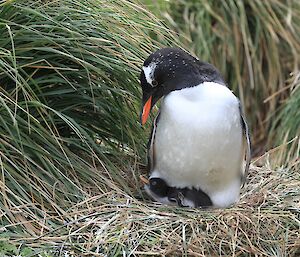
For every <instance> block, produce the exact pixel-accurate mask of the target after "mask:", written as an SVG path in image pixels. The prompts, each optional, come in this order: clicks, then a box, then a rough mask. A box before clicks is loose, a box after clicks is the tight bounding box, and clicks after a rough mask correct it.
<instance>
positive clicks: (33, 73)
mask: <svg viewBox="0 0 300 257" xmlns="http://www.w3.org/2000/svg"><path fill="white" fill-rule="evenodd" d="M2 2H3V3H2V5H1V6H0V35H1V36H0V101H1V103H0V119H1V121H0V169H1V180H0V189H1V197H0V206H1V213H0V219H1V221H0V222H1V225H0V251H1V247H2V248H3V249H5V250H3V252H5V253H6V254H9V253H13V254H15V255H16V254H21V255H22V256H34V255H36V254H41V255H45V256H48V255H49V256H50V255H51V256H52V255H63V254H74V255H82V254H85V255H93V256H97V255H99V256H102V255H101V254H108V256H119V255H123V256H124V255H130V254H132V255H136V256H140V255H143V254H148V255H153V254H158V255H163V254H170V255H172V256H173V255H195V256H204V255H221V254H223V255H239V254H242V255H243V256H246V255H253V254H257V255H265V256H271V255H276V256H277V255H286V256H291V255H295V256H296V255H297V254H299V251H298V250H299V248H300V239H299V224H300V222H299V219H300V217H299V208H300V206H299V198H300V194H299V188H300V175H299V172H298V171H299V147H300V144H299V127H300V94H299V92H300V89H299V87H300V82H299V77H300V73H299V52H300V36H299V35H300V18H299V17H300V3H299V2H298V1H276V0H271V1H264V2H261V1H258V0H257V1H238V0H230V1H220V2H218V1H209V0H204V1H179V0H176V1H170V2H165V1H155V2H152V1H143V2H142V3H139V2H133V3H132V2H128V1H125V0H122V1H103V0H75V1H71V0H57V1H55V0H54V1H2ZM147 9H148V11H147ZM157 17H158V18H157ZM159 19H161V20H164V22H165V23H162V22H161V21H159ZM167 45H172V46H181V47H183V48H185V49H187V50H189V51H191V52H193V53H194V54H196V55H198V57H199V58H201V59H203V60H206V61H209V62H212V63H213V64H214V65H215V66H217V67H218V68H219V69H220V70H221V72H222V73H223V74H224V76H225V77H226V80H227V81H228V84H229V85H230V87H231V88H232V89H233V90H234V91H235V92H236V94H238V95H239V96H240V98H241V100H242V103H243V105H244V107H245V110H246V113H247V119H248V120H249V123H250V127H251V132H252V135H253V136H252V138H253V141H254V155H261V154H262V153H263V152H264V151H265V150H266V149H271V148H274V147H275V149H274V150H271V151H270V154H271V153H274V154H275V155H274V156H271V157H272V158H267V157H269V153H268V154H264V155H262V156H263V158H262V157H259V158H258V159H256V160H254V162H253V163H254V164H260V165H263V166H264V167H263V168H259V167H255V165H253V166H252V169H251V173H250V177H249V182H248V184H247V187H246V188H245V189H244V191H243V195H242V199H241V201H240V203H239V205H237V206H235V207H233V208H230V209H227V210H211V211H205V212H204V211H201V210H190V209H181V208H169V207H163V206H159V205H155V204H153V203H151V202H150V201H145V199H144V200H143V199H141V197H142V191H141V190H140V187H141V183H140V181H139V179H138V177H139V174H140V173H143V172H144V171H143V169H141V165H140V164H141V163H144V155H145V147H144V146H145V142H146V139H147V133H148V131H147V130H146V131H145V130H143V129H142V128H141V127H140V124H139V120H138V113H139V110H140V102H139V101H140V96H141V95H140V88H139V81H138V77H139V71H140V67H141V65H142V63H143V60H144V59H145V58H146V57H147V55H148V54H149V53H150V52H152V51H153V50H155V49H157V48H159V47H162V46H167ZM265 159H266V160H265ZM275 164H276V165H275ZM275 166H277V168H276V169H275V170H274V169H272V168H274V167H275ZM141 200H143V201H141ZM253 231H257V233H253ZM41 246H43V249H42V250H38V248H39V247H41ZM44 249H46V250H44ZM297 251H298V252H297Z"/></svg>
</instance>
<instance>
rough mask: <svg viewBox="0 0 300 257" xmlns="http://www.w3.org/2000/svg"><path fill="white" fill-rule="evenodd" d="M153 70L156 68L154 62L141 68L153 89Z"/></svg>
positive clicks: (154, 81)
mask: <svg viewBox="0 0 300 257" xmlns="http://www.w3.org/2000/svg"><path fill="white" fill-rule="evenodd" d="M155 68H156V63H155V62H151V63H150V64H149V65H148V66H143V71H144V74H145V78H146V80H147V82H148V83H149V84H150V85H151V86H152V87H155V86H156V85H157V81H156V80H155V79H154V71H155Z"/></svg>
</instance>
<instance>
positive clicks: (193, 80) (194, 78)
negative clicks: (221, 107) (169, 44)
mask: <svg viewBox="0 0 300 257" xmlns="http://www.w3.org/2000/svg"><path fill="white" fill-rule="evenodd" d="M216 77H217V78H216ZM217 79H219V80H220V81H222V83H223V80H222V78H221V75H220V74H219V72H218V71H217V70H216V68H215V67H214V66H213V65H211V64H208V63H205V62H201V61H199V60H198V59H197V58H195V57H193V56H192V55H190V54H189V53H187V52H185V51H184V50H182V49H180V48H162V49H160V50H157V51H156V52H153V53H152V54H150V55H149V57H148V58H147V59H146V60H145V62H144V64H143V67H142V71H141V74H140V83H141V87H142V91H143V98H142V111H141V123H142V125H143V124H145V123H146V121H147V118H148V116H149V114H150V111H151V109H152V107H153V106H154V105H155V103H156V102H157V101H158V100H159V99H160V98H161V97H163V96H165V95H167V94H169V93H170V92H172V91H174V90H180V89H183V88H187V87H193V86H196V85H198V84H200V83H202V82H204V81H215V80H217Z"/></svg>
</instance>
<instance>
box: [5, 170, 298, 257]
mask: <svg viewBox="0 0 300 257" xmlns="http://www.w3.org/2000/svg"><path fill="white" fill-rule="evenodd" d="M107 185H109V186H110V189H111V190H109V191H108V192H106V193H102V194H89V195H87V197H86V199H84V200H83V201H81V202H78V203H77V204H76V205H74V206H73V207H71V208H69V209H68V210H66V211H65V212H64V214H62V215H59V216H56V215H51V214H49V213H46V212H45V216H44V217H40V218H39V219H28V217H24V216H23V213H22V211H21V209H19V210H18V209H16V210H15V215H17V216H18V217H19V223H16V224H11V225H9V226H10V227H11V226H21V224H22V225H24V226H23V227H25V228H26V233H27V235H28V233H29V234H31V236H26V237H24V235H21V234H19V235H14V236H11V237H10V238H9V240H10V242H11V243H13V244H17V245H21V247H20V248H19V249H20V251H21V250H22V247H23V248H24V247H31V248H32V249H35V248H37V249H41V247H42V249H43V251H45V249H47V253H48V256H52V255H55V256H56V255H65V256H66V254H69V256H78V255H80V256H85V255H87V256H91V255H92V256H147V255H149V256H155V255H158V256H229V255H231V256H299V254H300V235H299V231H300V230H299V229H300V197H299V196H300V193H299V188H300V175H299V172H298V171H297V170H296V169H295V166H294V167H290V168H287V169H284V168H281V169H277V170H272V169H271V168H269V167H268V165H265V166H264V167H257V166H252V167H251V169H250V173H249V177H248V182H247V184H246V186H245V188H244V189H243V190H242V197H241V199H240V201H239V203H238V204H237V205H235V206H233V207H231V208H228V209H212V210H201V209H192V208H175V207H168V206H163V205H160V204H155V203H152V202H151V201H148V200H143V199H138V198H137V197H133V196H130V195H128V194H126V192H124V190H122V188H121V187H118V186H116V185H115V184H114V183H111V182H110V181H109V180H108V181H107ZM133 190H134V189H133ZM86 191H87V192H88V190H86ZM54 224H55V226H54ZM7 228H8V226H6V227H3V228H2V231H5V230H6V229H7Z"/></svg>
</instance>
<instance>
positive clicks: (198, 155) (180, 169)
mask: <svg viewBox="0 0 300 257" xmlns="http://www.w3.org/2000/svg"><path fill="white" fill-rule="evenodd" d="M154 151H155V166H154V170H153V172H152V174H151V177H161V178H163V179H165V180H166V181H167V182H168V184H169V185H170V186H176V187H195V188H201V189H202V190H203V191H204V192H206V193H207V194H208V195H209V196H210V197H211V198H212V200H213V201H215V202H217V201H218V200H216V199H215V200H214V198H218V197H219V196H218V195H220V194H222V195H224V192H225V191H226V192H227V191H228V190H229V192H227V194H229V195H230V197H232V198H234V199H229V200H228V201H232V202H234V201H235V200H236V197H238V194H239V185H240V184H239V180H240V172H241V162H242V128H241V122H240V111H239V103H238V100H237V98H236V97H235V96H234V95H233V94H232V92H231V91H230V90H229V89H228V88H227V87H225V86H223V85H219V84H217V83H213V82H205V83H203V84H201V85H199V86H196V87H193V88H187V89H182V90H179V91H173V92H171V93H170V94H169V95H167V96H166V97H165V98H164V100H163V103H162V107H161V114H160V120H159V122H158V125H157V130H156V136H155V142H154ZM233 184H234V188H233V189H232V185H233ZM232 190H233V191H234V192H232ZM230 197H229V198H230ZM221 205H222V204H221Z"/></svg>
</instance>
